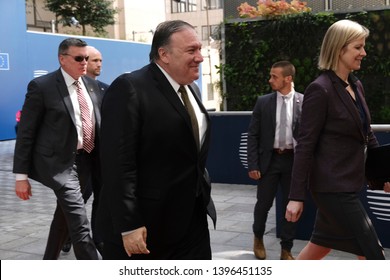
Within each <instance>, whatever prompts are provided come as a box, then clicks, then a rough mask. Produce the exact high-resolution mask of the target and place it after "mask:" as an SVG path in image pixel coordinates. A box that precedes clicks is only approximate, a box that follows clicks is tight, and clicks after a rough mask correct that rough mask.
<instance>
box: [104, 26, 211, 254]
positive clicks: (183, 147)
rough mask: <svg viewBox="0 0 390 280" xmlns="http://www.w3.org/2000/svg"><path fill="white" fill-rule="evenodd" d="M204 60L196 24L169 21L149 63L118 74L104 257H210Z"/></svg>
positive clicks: (107, 105)
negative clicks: (202, 78)
mask: <svg viewBox="0 0 390 280" xmlns="http://www.w3.org/2000/svg"><path fill="white" fill-rule="evenodd" d="M202 61H203V57H202V54H201V43H200V40H199V38H198V36H197V34H196V32H195V30H194V28H193V27H192V26H191V25H190V24H188V23H186V22H184V21H180V20H174V21H167V22H163V23H161V24H160V25H159V26H158V27H157V29H156V31H155V33H154V38H153V42H152V47H151V52H150V62H151V63H150V64H149V65H147V66H145V67H143V68H142V69H140V70H137V71H134V72H132V73H130V74H123V75H121V76H119V77H118V78H117V79H115V80H114V82H113V83H112V84H111V85H110V87H109V89H108V90H107V92H106V94H105V97H104V101H103V105H102V137H101V142H102V152H101V156H102V176H103V187H102V192H101V200H100V202H99V213H98V220H99V221H100V223H101V225H102V226H103V232H104V254H103V258H104V259H128V258H131V259H211V247H210V236H209V230H208V222H207V213H208V214H209V215H210V217H211V218H212V219H213V221H214V225H215V220H216V212H215V208H214V204H213V202H212V200H211V197H210V192H211V185H210V180H209V178H208V174H207V171H206V170H205V165H206V159H207V154H208V148H209V137H210V123H209V116H208V113H207V111H206V109H205V108H204V106H203V105H202V102H201V100H200V98H199V94H200V93H199V89H198V87H197V86H196V84H194V83H193V82H194V81H195V80H197V79H198V78H199V65H200V63H201V62H202Z"/></svg>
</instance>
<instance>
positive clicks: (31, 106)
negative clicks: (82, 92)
mask: <svg viewBox="0 0 390 280" xmlns="http://www.w3.org/2000/svg"><path fill="white" fill-rule="evenodd" d="M82 79H83V81H84V84H85V86H86V88H87V90H88V93H89V95H90V97H91V99H92V102H93V105H94V112H95V119H96V137H95V138H96V139H98V135H99V129H100V105H101V100H102V95H101V94H100V90H99V88H98V86H97V83H96V82H95V81H94V80H93V79H91V78H88V77H82ZM22 110H23V115H22V117H21V120H20V123H19V129H18V135H17V140H16V145H15V154H14V167H13V172H14V173H21V174H28V175H29V177H30V178H32V179H34V180H36V181H38V182H41V183H42V184H44V185H46V186H48V187H50V188H52V189H53V190H57V189H59V188H61V187H62V186H63V184H64V183H65V182H66V181H67V179H68V176H69V174H70V170H71V168H72V166H73V163H74V160H75V156H76V150H77V131H76V124H75V116H74V110H73V106H72V102H71V99H70V96H69V92H68V89H67V87H66V84H65V80H64V77H63V76H62V73H61V70H60V69H58V70H57V71H54V72H52V73H49V74H47V75H45V76H41V77H38V78H36V79H34V80H32V81H31V82H30V83H29V84H28V88H27V94H26V99H25V102H24V105H23V109H22ZM96 145H98V143H96ZM95 150H97V149H95ZM95 150H94V151H95ZM95 154H98V153H95Z"/></svg>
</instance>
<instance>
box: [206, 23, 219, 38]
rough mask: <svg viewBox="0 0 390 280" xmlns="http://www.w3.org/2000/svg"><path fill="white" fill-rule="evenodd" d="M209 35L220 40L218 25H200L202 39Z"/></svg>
mask: <svg viewBox="0 0 390 280" xmlns="http://www.w3.org/2000/svg"><path fill="white" fill-rule="evenodd" d="M209 37H211V38H213V40H220V33H219V25H210V26H208V28H207V25H203V26H202V41H207V40H208V39H209Z"/></svg>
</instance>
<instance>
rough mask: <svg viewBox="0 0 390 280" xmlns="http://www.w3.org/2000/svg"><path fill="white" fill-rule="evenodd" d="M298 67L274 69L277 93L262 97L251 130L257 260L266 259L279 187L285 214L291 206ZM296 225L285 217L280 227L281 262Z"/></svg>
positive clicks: (278, 65)
mask: <svg viewBox="0 0 390 280" xmlns="http://www.w3.org/2000/svg"><path fill="white" fill-rule="evenodd" d="M294 76H295V67H294V65H292V64H291V63H290V62H288V61H279V62H276V63H274V64H273V65H272V67H271V71H270V79H269V83H270V86H271V88H272V90H274V92H272V93H270V94H266V95H263V96H260V97H259V98H258V99H257V102H256V105H255V107H254V109H253V113H252V119H251V122H250V125H249V130H248V174H249V177H250V178H252V179H254V180H258V186H257V202H256V205H255V209H254V223H253V232H254V235H255V236H254V247H253V251H254V254H255V256H256V258H258V259H265V258H266V250H265V247H264V241H263V235H264V232H265V225H266V221H267V217H268V212H269V210H270V209H271V207H272V204H273V201H274V199H275V196H276V193H277V190H278V186H279V185H280V186H281V190H282V194H283V211H282V213H284V212H285V208H286V205H287V203H288V195H289V190H290V181H291V170H292V165H293V161H294V146H295V139H296V137H297V133H298V127H299V120H300V115H301V106H302V101H303V95H302V94H301V93H298V92H296V91H295V90H294V87H293V80H294ZM294 236H295V223H291V222H287V221H286V219H285V218H284V217H283V222H282V227H281V234H280V237H281V242H280V244H281V247H282V250H281V255H280V259H282V260H292V259H294V258H293V256H292V255H291V248H292V246H293V239H294Z"/></svg>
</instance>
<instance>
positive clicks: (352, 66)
mask: <svg viewBox="0 0 390 280" xmlns="http://www.w3.org/2000/svg"><path fill="white" fill-rule="evenodd" d="M365 42H366V40H365V38H360V39H356V40H354V41H352V42H350V43H349V44H348V45H346V46H344V47H343V48H342V50H341V52H340V56H339V63H338V72H344V73H350V72H352V71H355V70H359V69H360V66H361V63H362V60H363V57H365V56H366V55H367V53H366V51H365V49H364V46H365Z"/></svg>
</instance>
